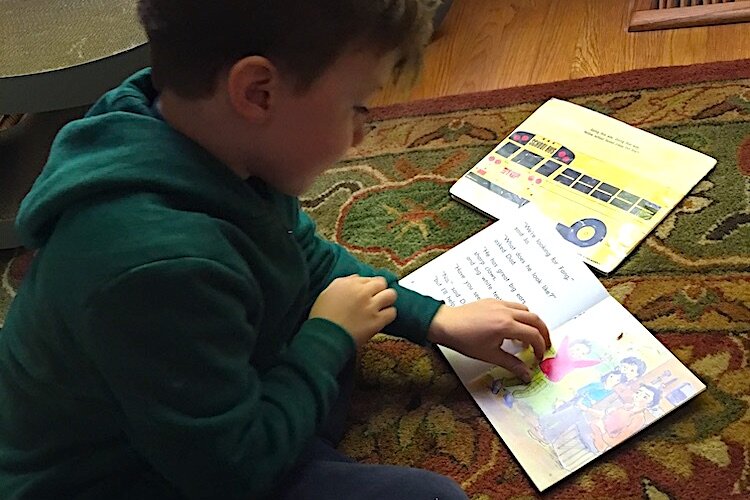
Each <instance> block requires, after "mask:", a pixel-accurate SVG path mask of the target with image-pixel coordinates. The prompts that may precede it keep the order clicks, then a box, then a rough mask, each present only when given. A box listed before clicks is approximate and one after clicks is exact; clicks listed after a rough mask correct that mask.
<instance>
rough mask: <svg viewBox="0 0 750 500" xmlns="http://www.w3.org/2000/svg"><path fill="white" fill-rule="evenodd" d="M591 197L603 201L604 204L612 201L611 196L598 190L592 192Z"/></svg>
mask: <svg viewBox="0 0 750 500" xmlns="http://www.w3.org/2000/svg"><path fill="white" fill-rule="evenodd" d="M591 196H593V197H594V198H596V199H597V200H601V201H603V202H605V203H606V202H608V201H609V200H611V199H612V195H611V194H609V193H605V192H604V191H599V190H598V189H597V190H595V191H593V192H592V193H591Z"/></svg>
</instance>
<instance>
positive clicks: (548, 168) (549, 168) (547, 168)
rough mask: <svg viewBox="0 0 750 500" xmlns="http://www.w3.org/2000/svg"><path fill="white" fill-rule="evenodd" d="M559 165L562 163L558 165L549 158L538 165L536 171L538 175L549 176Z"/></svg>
mask: <svg viewBox="0 0 750 500" xmlns="http://www.w3.org/2000/svg"><path fill="white" fill-rule="evenodd" d="M560 167H562V165H560V164H559V163H555V162H554V161H552V160H549V161H547V163H545V164H544V165H542V166H541V167H539V168H538V169H537V171H536V172H537V173H538V174H540V175H544V176H546V177H549V176H550V175H552V174H554V173H555V172H556V171H557V170H558V169H559V168H560Z"/></svg>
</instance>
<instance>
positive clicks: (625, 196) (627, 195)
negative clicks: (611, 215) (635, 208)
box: [617, 191, 638, 205]
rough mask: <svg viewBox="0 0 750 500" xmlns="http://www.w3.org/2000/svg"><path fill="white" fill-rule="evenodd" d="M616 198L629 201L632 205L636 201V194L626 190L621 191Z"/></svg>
mask: <svg viewBox="0 0 750 500" xmlns="http://www.w3.org/2000/svg"><path fill="white" fill-rule="evenodd" d="M617 197H618V198H622V199H623V200H625V201H627V202H630V204H631V205H633V204H634V203H635V202H636V201H638V196H636V195H634V194H632V193H628V192H627V191H622V192H620V194H618V195H617Z"/></svg>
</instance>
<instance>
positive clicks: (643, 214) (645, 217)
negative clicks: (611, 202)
mask: <svg viewBox="0 0 750 500" xmlns="http://www.w3.org/2000/svg"><path fill="white" fill-rule="evenodd" d="M630 213H631V214H633V215H637V216H638V217H640V218H641V219H643V220H649V219H651V218H652V217H653V216H654V214H652V213H651V212H647V211H646V210H642V209H640V208H638V207H633V208H632V209H631V210H630Z"/></svg>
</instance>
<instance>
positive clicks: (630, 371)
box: [617, 356, 646, 380]
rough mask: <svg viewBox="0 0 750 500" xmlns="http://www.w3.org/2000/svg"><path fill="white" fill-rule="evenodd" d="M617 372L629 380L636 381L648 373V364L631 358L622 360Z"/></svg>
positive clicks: (633, 357)
mask: <svg viewBox="0 0 750 500" xmlns="http://www.w3.org/2000/svg"><path fill="white" fill-rule="evenodd" d="M617 370H618V371H619V372H620V373H622V374H623V375H625V378H627V379H628V380H634V379H636V378H638V377H640V376H641V375H643V374H644V373H646V363H644V362H643V360H642V359H640V358H637V357H635V356H629V357H627V358H623V359H621V360H620V364H619V365H618V367H617Z"/></svg>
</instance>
